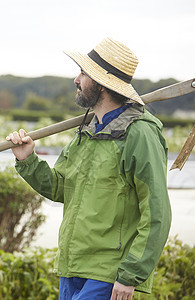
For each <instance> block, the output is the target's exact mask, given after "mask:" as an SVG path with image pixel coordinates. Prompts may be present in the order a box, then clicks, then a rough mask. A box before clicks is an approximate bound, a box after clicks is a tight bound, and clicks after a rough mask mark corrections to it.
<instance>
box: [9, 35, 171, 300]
mask: <svg viewBox="0 0 195 300" xmlns="http://www.w3.org/2000/svg"><path fill="white" fill-rule="evenodd" d="M66 54H67V55H69V56H70V57H71V58H72V59H73V60H74V61H75V62H76V63H77V64H78V65H79V66H80V68H81V73H80V74H79V76H78V77H77V78H76V79H75V81H74V82H75V84H76V86H77V89H78V90H77V97H76V103H77V104H78V105H80V106H82V107H86V108H93V110H94V112H95V117H94V119H93V120H92V121H91V123H90V124H89V125H88V126H86V125H84V122H83V124H82V125H81V126H80V128H79V130H78V131H77V132H76V134H75V137H74V138H73V140H72V141H71V142H70V144H69V145H67V146H66V147H65V148H64V149H63V151H62V153H61V155H60V156H59V158H58V160H57V162H56V164H55V166H54V168H53V169H50V167H49V166H48V164H47V163H46V162H45V161H42V160H40V159H39V158H38V157H37V156H36V154H35V153H34V152H33V149H34V142H33V141H32V140H31V138H30V137H27V136H25V134H26V133H25V131H24V130H23V129H21V130H20V131H19V133H17V132H14V133H12V134H10V136H9V137H7V140H12V141H13V142H14V143H15V144H17V143H18V144H21V145H20V147H16V148H14V149H13V153H14V154H15V156H16V158H17V161H16V169H17V170H18V172H19V173H20V174H21V176H22V177H23V178H24V179H25V180H26V181H27V182H28V183H29V184H30V185H31V186H32V187H33V188H34V189H35V190H37V191H38V192H39V193H41V194H42V195H44V196H45V197H48V198H49V199H51V200H53V201H58V202H62V203H64V216H63V221H62V224H61V227H60V231H59V249H58V252H57V256H56V261H55V269H54V271H55V272H56V273H57V274H58V275H59V276H60V277H61V278H60V294H59V299H60V300H64V299H66V300H70V299H74V300H81V299H82V300H88V299H95V300H96V299H97V300H101V299H104V300H108V299H111V300H116V299H117V300H125V299H128V300H129V299H132V296H133V292H134V290H137V291H141V292H145V293H150V292H151V286H152V275H153V270H154V268H155V266H156V264H157V262H158V259H159V257H160V255H161V252H162V250H163V247H164V245H165V242H166V240H167V237H168V232H169V228H170V222H171V211H170V203H169V198H168V193H167V186H166V162H167V148H166V143H165V140H164V138H163V137H162V135H161V129H162V124H161V122H160V121H159V120H158V119H156V118H155V117H154V116H152V115H151V114H150V113H149V112H147V111H146V110H145V108H144V103H143V101H142V99H141V98H140V97H139V95H138V94H137V93H136V91H135V90H134V88H133V87H132V85H131V84H130V81H131V79H132V76H133V74H134V71H135V69H136V66H137V63H138V60H137V58H136V56H135V55H134V54H133V52H132V51H131V50H130V49H128V48H127V47H126V46H124V45H123V44H121V43H119V42H117V41H114V40H112V39H110V38H107V39H104V40H103V41H102V42H101V43H100V44H98V45H97V46H96V48H94V50H92V51H91V52H90V53H89V54H88V55H83V54H81V53H69V52H68V53H66Z"/></svg>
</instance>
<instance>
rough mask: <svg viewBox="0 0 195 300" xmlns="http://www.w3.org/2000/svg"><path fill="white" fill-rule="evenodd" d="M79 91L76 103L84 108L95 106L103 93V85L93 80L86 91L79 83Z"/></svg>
mask: <svg viewBox="0 0 195 300" xmlns="http://www.w3.org/2000/svg"><path fill="white" fill-rule="evenodd" d="M77 88H78V89H79V92H78V93H77V95H76V98H75V103H76V104H77V105H79V106H80V107H83V108H93V107H94V106H95V105H96V104H97V103H98V101H99V98H100V93H101V85H99V84H98V83H97V82H95V81H93V82H92V85H91V86H90V87H88V88H85V89H84V91H83V90H82V89H81V86H80V85H78V84H77Z"/></svg>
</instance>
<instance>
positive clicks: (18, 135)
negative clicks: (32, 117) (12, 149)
mask: <svg viewBox="0 0 195 300" xmlns="http://www.w3.org/2000/svg"><path fill="white" fill-rule="evenodd" d="M6 140H7V141H12V143H14V144H20V145H21V144H22V142H24V143H30V142H31V138H30V137H28V138H27V137H26V131H25V130H24V129H20V130H19V132H17V131H14V132H12V133H10V134H9V135H8V136H7V137H6Z"/></svg>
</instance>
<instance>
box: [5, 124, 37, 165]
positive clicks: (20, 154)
mask: <svg viewBox="0 0 195 300" xmlns="http://www.w3.org/2000/svg"><path fill="white" fill-rule="evenodd" d="M6 140H7V141H12V143H14V144H18V145H19V146H18V147H15V148H12V152H13V154H14V155H15V156H16V158H17V159H18V160H24V159H26V158H27V157H28V156H29V155H30V154H31V153H32V152H33V150H34V146H35V143H34V141H33V140H32V139H31V138H30V136H26V131H25V130H24V129H20V130H19V132H17V131H14V132H13V133H10V134H9V135H8V136H7V137H6Z"/></svg>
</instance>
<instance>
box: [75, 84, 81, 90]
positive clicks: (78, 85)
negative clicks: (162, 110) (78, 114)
mask: <svg viewBox="0 0 195 300" xmlns="http://www.w3.org/2000/svg"><path fill="white" fill-rule="evenodd" d="M76 87H77V89H79V90H80V91H81V90H82V89H81V86H80V84H78V83H77V84H76Z"/></svg>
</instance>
